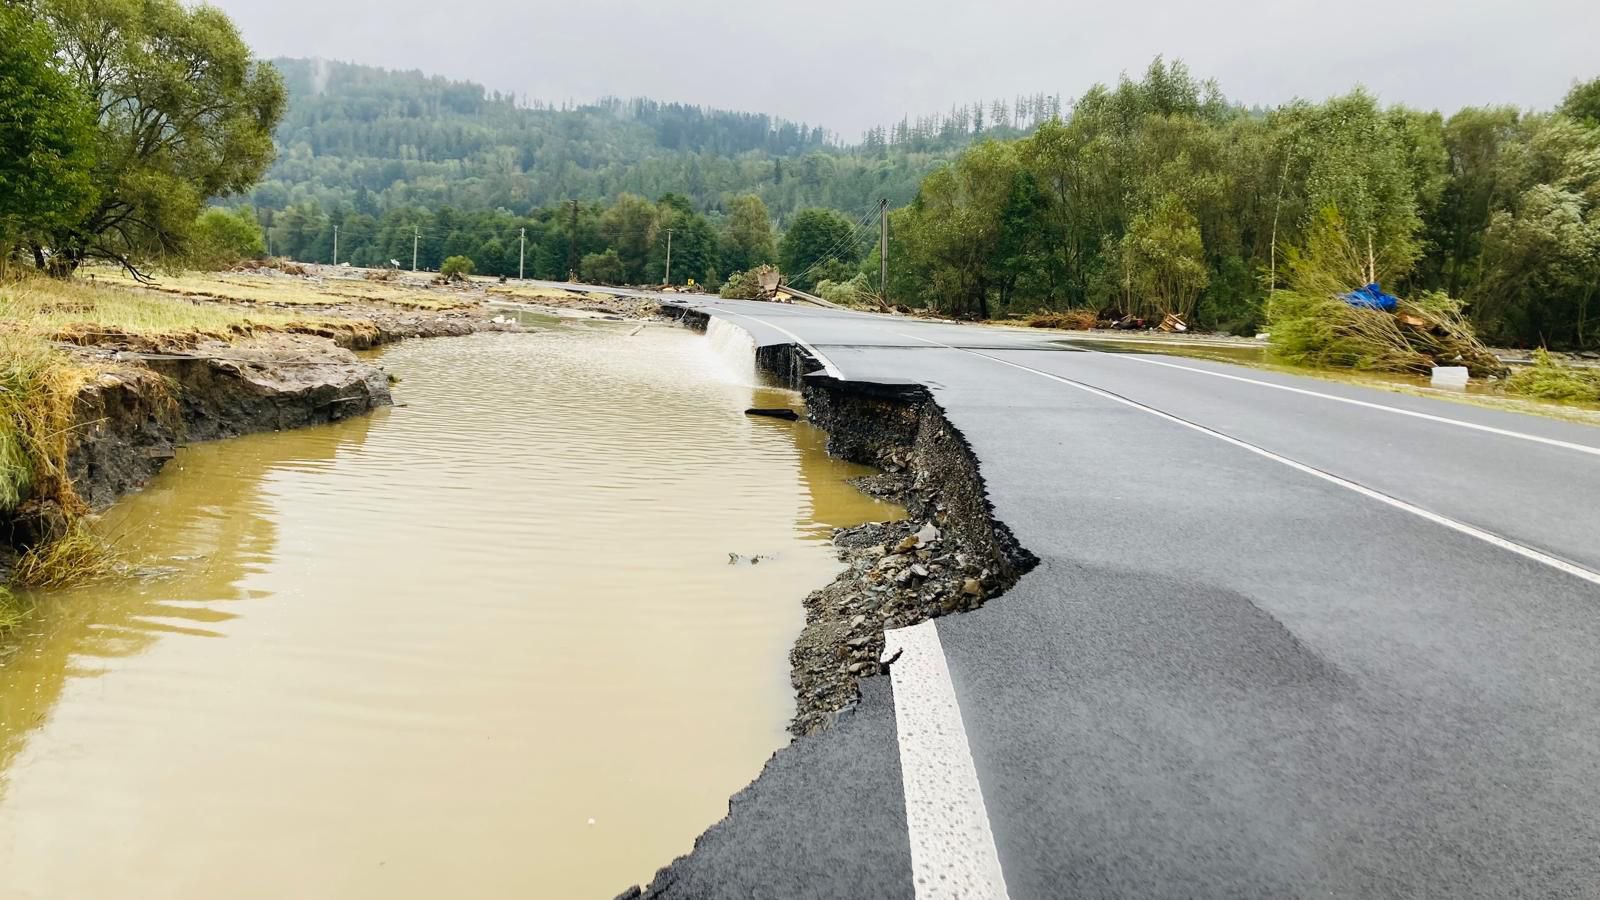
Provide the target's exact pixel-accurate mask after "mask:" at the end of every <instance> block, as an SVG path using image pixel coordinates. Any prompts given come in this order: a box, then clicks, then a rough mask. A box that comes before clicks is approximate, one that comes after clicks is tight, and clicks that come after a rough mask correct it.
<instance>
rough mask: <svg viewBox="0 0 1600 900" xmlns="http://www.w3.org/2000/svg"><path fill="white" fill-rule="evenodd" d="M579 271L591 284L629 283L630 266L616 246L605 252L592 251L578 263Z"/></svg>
mask: <svg viewBox="0 0 1600 900" xmlns="http://www.w3.org/2000/svg"><path fill="white" fill-rule="evenodd" d="M578 272H579V274H580V275H581V277H582V278H583V280H584V281H585V282H587V283H589V284H627V283H628V268H627V266H626V265H624V264H623V262H622V257H621V256H618V255H617V251H616V249H615V248H610V247H608V248H607V249H606V252H604V253H590V254H588V255H587V256H585V257H584V258H583V261H582V262H581V263H580V264H579V265H578Z"/></svg>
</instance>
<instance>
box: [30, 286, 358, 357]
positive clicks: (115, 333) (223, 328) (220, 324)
mask: <svg viewBox="0 0 1600 900" xmlns="http://www.w3.org/2000/svg"><path fill="white" fill-rule="evenodd" d="M260 332H290V333H295V334H314V335H319V336H322V337H328V338H332V339H333V340H335V341H337V342H338V343H339V344H341V345H342V346H347V347H355V348H361V347H366V346H370V345H371V344H372V343H373V342H374V341H375V340H376V339H377V335H378V329H377V327H376V326H375V325H373V324H372V323H371V322H369V321H366V320H363V319H353V318H347V317H344V316H336V315H316V314H310V315H307V314H304V313H296V312H293V311H277V310H270V309H267V310H264V309H259V308H255V307H251V306H243V305H238V304H233V303H227V302H216V301H207V300H196V299H190V298H187V297H179V296H169V295H163V294H159V293H152V292H149V291H140V290H130V289H127V288H122V287H115V286H111V285H107V284H105V283H104V282H103V281H96V282H94V283H90V282H86V281H81V280H75V281H59V280H56V279H51V278H29V279H25V280H23V281H19V282H15V283H12V284H0V333H11V334H19V333H20V334H24V335H27V336H31V337H35V338H42V339H45V340H52V341H60V342H62V343H69V344H78V345H82V346H94V345H108V346H119V347H128V348H132V349H144V350H153V349H172V348H182V347H192V346H194V345H195V344H196V343H198V342H200V341H201V340H204V339H207V338H210V339H216V340H221V341H227V342H232V341H236V340H238V339H240V338H245V337H249V336H251V335H254V334H257V333H260Z"/></svg>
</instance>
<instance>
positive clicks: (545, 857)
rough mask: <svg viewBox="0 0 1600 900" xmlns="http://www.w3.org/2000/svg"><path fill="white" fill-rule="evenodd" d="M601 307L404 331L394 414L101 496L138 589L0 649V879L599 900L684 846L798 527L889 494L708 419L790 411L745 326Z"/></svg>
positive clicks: (819, 555) (234, 453)
mask: <svg viewBox="0 0 1600 900" xmlns="http://www.w3.org/2000/svg"><path fill="white" fill-rule="evenodd" d="M634 327H635V326H634V325H631V324H629V325H625V326H619V325H598V324H570V325H562V326H555V327H551V328H549V329H548V330H545V331H543V332H541V333H538V334H531V335H510V334H487V335H479V336H474V337H467V338H449V339H437V340H430V341H413V342H408V343H406V344H403V345H400V346H398V347H396V348H394V349H392V350H389V351H388V352H386V353H385V354H384V356H383V357H382V362H383V364H384V365H385V366H386V367H387V368H388V369H389V370H390V371H391V372H392V373H394V374H396V375H398V376H400V377H401V378H402V379H403V382H402V383H401V384H400V385H399V386H398V387H397V389H396V398H397V400H398V401H400V402H401V403H404V404H406V406H404V407H402V408H396V409H392V410H386V411H381V412H379V413H377V414H376V415H373V416H371V417H367V418H362V419H357V420H354V421H349V422H345V423H341V424H338V425H334V426H326V427H319V428H313V429H308V430H302V431H297V432H286V433H280V434H267V435H257V436H253V437H246V438H241V439H238V440H233V441H227V442H222V443H215V444H204V445H197V446H194V447H190V448H188V449H185V450H183V451H182V452H181V453H180V455H179V456H178V458H177V459H176V460H175V461H174V462H173V463H172V464H170V465H169V466H168V467H167V469H166V471H164V472H163V473H162V474H161V476H160V477H159V478H158V479H157V480H156V481H155V482H154V483H153V484H152V485H151V486H150V487H149V488H148V489H147V490H146V491H144V492H142V493H140V494H137V495H134V496H131V497H129V498H127V499H125V500H124V501H122V502H121V503H120V504H119V505H118V506H117V507H115V508H114V509H113V510H112V512H111V513H110V514H109V515H108V516H107V517H106V519H105V521H104V523H103V526H104V527H105V528H106V529H108V530H109V531H111V532H113V533H116V534H118V535H120V537H121V540H122V542H123V544H124V546H125V547H126V548H127V549H128V551H129V553H130V556H131V557H132V558H133V559H135V560H136V561H137V562H138V563H139V564H141V565H143V566H145V567H147V568H146V571H145V572H144V573H143V577H141V578H135V579H130V580H128V581H125V582H117V583H114V584H109V585H105V584H102V585H98V586H94V587H89V588H81V589H76V590H72V591H67V592H61V593H57V594H53V595H50V596H45V597H40V598H38V601H39V604H40V608H39V610H38V613H37V614H36V615H35V616H34V617H33V619H32V620H31V621H30V623H29V624H28V625H27V626H25V627H24V629H23V631H22V633H21V634H20V636H17V637H14V638H12V639H8V640H6V642H5V643H4V644H0V896H3V897H5V898H7V900H24V898H28V900H43V898H51V900H55V898H87V897H105V898H111V897H115V898H184V900H186V898H206V900H213V898H219V897H228V898H288V897H293V898H429V900H436V898H441V897H463V898H465V897H472V898H498V897H507V898H509V897H516V898H531V897H584V896H599V897H609V896H611V895H613V894H615V893H616V892H617V891H619V890H621V889H622V888H624V887H626V886H627V885H630V884H633V883H636V882H640V881H644V880H648V878H649V877H650V876H651V874H652V873H653V872H654V870H655V868H656V867H657V866H660V865H663V864H665V863H667V862H668V861H669V860H670V859H671V858H672V857H674V856H675V855H678V854H681V853H684V852H687V851H688V849H689V848H690V846H691V843H692V841H693V839H694V837H695V836H696V835H697V834H698V833H699V832H700V831H701V830H703V829H704V828H705V827H706V826H708V825H710V824H711V823H713V822H714V821H716V820H717V819H719V818H720V817H721V816H722V815H723V814H724V813H725V811H726V806H727V799H728V796H729V795H730V794H731V793H732V792H734V791H736V790H738V789H739V788H741V787H742V786H743V785H745V784H746V783H747V782H748V781H749V780H750V779H752V778H753V777H754V776H755V775H756V774H757V773H758V772H759V771H760V768H761V765H762V764H763V763H764V762H765V761H766V759H767V757H768V756H769V755H770V754H771V753H772V751H773V750H775V749H777V748H778V747H779V746H780V745H782V744H783V743H785V741H786V738H785V733H784V726H785V724H786V722H787V720H788V718H789V716H790V715H791V714H792V711H793V702H792V692H791V689H790V687H789V683H788V659H787V657H788V651H789V648H790V645H791V643H792V641H793V640H794V637H795V635H796V634H797V633H798V631H799V628H800V626H801V624H802V609H801V605H800V601H801V599H802V597H803V596H804V595H805V594H806V593H807V591H808V590H810V589H812V588H814V587H818V586H821V585H822V584H824V583H826V582H827V581H828V580H829V579H831V578H832V577H833V575H834V574H835V573H836V572H837V571H838V570H839V563H838V562H837V561H836V560H835V558H834V556H833V553H832V551H831V549H830V546H829V544H828V540H827V539H828V536H829V530H830V528H832V527H837V526H846V525H852V524H857V523H860V522H862V521H867V520H872V519H884V518H890V517H893V516H894V515H896V513H897V510H895V509H893V508H892V507H889V506H887V505H883V504H880V503H878V502H876V501H873V500H871V499H869V498H867V497H865V496H863V495H861V494H860V493H858V492H856V491H855V490H854V489H853V488H851V487H849V486H848V485H847V484H846V483H845V479H846V478H848V477H851V476H853V475H856V474H861V473H862V472H863V471H865V470H862V469H860V468H859V467H854V466H849V465H846V464H844V463H841V462H838V461H836V460H832V459H830V458H828V457H827V456H826V454H825V453H824V451H823V436H822V435H821V433H820V432H817V431H816V430H814V429H812V428H810V427H809V426H805V425H795V424H791V423H787V422H781V421H776V420H773V419H757V418H747V417H746V416H744V415H743V411H744V409H745V408H746V407H747V406H750V405H764V406H775V405H785V404H794V403H796V402H797V400H796V398H795V396H794V395H793V394H792V393H789V392H786V391H781V390H776V389H770V388H762V387H755V386H753V384H752V378H753V373H752V371H751V370H750V368H749V363H748V358H749V355H748V350H747V348H740V347H738V346H726V345H727V343H728V340H729V338H728V336H727V335H722V336H721V339H720V340H714V339H712V338H707V337H701V336H696V335H694V334H691V333H689V332H687V331H683V330H679V329H676V328H673V327H668V326H651V327H647V328H645V329H644V330H643V331H641V332H639V333H638V334H636V335H632V336H629V332H630V331H632V330H633V329H634ZM714 337H715V336H714ZM733 343H734V344H735V345H736V344H737V341H736V340H734V341H733ZM719 350H720V351H722V352H719ZM730 554H737V555H738V556H739V557H740V561H738V562H735V563H730ZM755 555H761V556H762V557H764V558H763V559H762V560H761V561H760V562H759V563H757V564H751V563H749V562H747V561H744V560H748V559H749V558H750V557H752V556H755Z"/></svg>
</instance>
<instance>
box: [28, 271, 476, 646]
mask: <svg viewBox="0 0 1600 900" xmlns="http://www.w3.org/2000/svg"><path fill="white" fill-rule="evenodd" d="M229 277H231V276H208V275H196V276H186V277H184V278H182V279H177V280H175V283H169V285H170V286H172V287H180V286H181V287H184V288H190V287H200V286H213V287H214V286H216V285H219V284H221V285H226V284H227V283H228V282H227V281H226V279H228V278H229ZM282 280H284V281H286V282H290V284H289V285H287V286H286V287H285V288H283V289H280V290H279V291H277V292H276V293H275V296H289V295H294V296H304V297H308V298H309V297H312V296H315V297H319V298H320V299H317V300H313V299H305V300H304V301H303V302H302V304H301V305H303V304H310V303H324V304H326V303H330V302H338V303H342V304H345V305H348V304H351V303H352V302H359V303H361V304H362V305H365V306H372V307H374V308H375V309H376V308H377V307H378V303H377V302H374V301H375V300H376V301H379V302H383V303H388V302H390V301H389V300H388V298H387V297H386V296H383V295H382V292H377V293H378V296H376V297H370V298H365V299H363V300H361V301H354V300H353V299H352V298H351V297H349V296H345V297H343V299H342V300H333V299H331V298H330V297H328V296H327V295H324V294H320V293H317V289H316V287H315V285H314V284H313V283H312V282H311V281H310V280H309V279H301V278H285V279H282ZM385 287H388V286H385ZM289 288H295V289H296V290H298V291H299V292H300V293H298V294H296V292H295V290H289ZM389 290H390V291H392V292H395V293H403V292H401V291H400V290H399V289H395V288H389ZM219 293H226V292H225V291H221V290H218V291H210V292H209V293H204V294H203V296H186V295H183V294H181V293H173V292H164V291H159V290H148V289H142V288H136V287H134V286H133V284H132V283H131V282H128V281H126V280H125V279H120V278H103V277H96V278H94V279H93V280H89V279H84V278H80V279H74V280H70V281H62V280H56V279H49V278H39V277H27V278H22V279H20V280H15V281H7V282H0V525H4V526H6V527H7V533H6V534H5V535H3V536H0V539H3V540H4V542H5V543H6V544H9V545H12V549H14V550H17V551H22V552H21V555H20V556H19V557H16V558H14V559H12V560H11V561H10V567H9V568H10V572H9V579H10V581H11V582H12V583H14V584H17V585H26V586H34V587H53V586H60V585H62V584H65V583H69V582H72V581H79V580H84V579H86V578H92V577H95V576H99V575H104V574H107V573H109V572H112V571H114V570H115V564H114V562H113V556H112V554H110V552H109V550H108V548H107V547H105V545H104V544H103V543H102V542H101V541H99V540H98V539H97V538H96V537H95V535H94V533H93V531H92V529H90V528H88V527H87V526H86V524H85V517H86V514H87V513H89V511H90V510H89V508H88V505H87V504H86V503H85V502H84V501H83V500H82V499H80V498H79V496H78V495H77V493H76V491H75V490H74V488H73V484H72V480H71V478H70V476H69V475H68V471H67V468H68V455H69V453H70V452H71V448H72V446H73V434H74V428H75V427H77V426H78V422H77V419H78V415H79V413H78V401H79V397H80V395H81V394H82V392H83V391H84V389H85V388H86V387H88V386H90V385H92V384H94V383H95V382H96V381H97V380H98V379H102V378H113V379H114V378H115V377H120V376H117V375H116V373H118V372H121V375H122V376H126V375H127V374H128V372H127V370H128V368H129V366H130V365H137V364H136V363H124V362H117V361H113V360H112V359H111V358H109V356H108V355H107V354H105V353H103V352H96V351H100V350H104V349H117V350H130V349H131V350H136V351H153V352H172V351H183V350H186V349H189V348H194V347H197V346H199V345H201V344H203V343H207V342H222V343H224V344H230V345H231V344H237V343H239V342H241V341H247V340H249V339H251V338H254V337H257V336H260V335H263V334H272V333H279V332H290V333H310V334H317V335H322V336H326V337H330V338H334V339H335V340H340V339H347V340H345V341H344V342H345V343H351V344H355V343H359V341H360V339H361V338H363V337H366V338H369V339H370V337H371V336H372V335H371V334H368V332H372V334H375V333H376V331H377V329H376V326H374V325H373V323H372V322H370V321H365V320H362V319H360V318H354V317H352V316H350V315H331V314H323V313H319V312H318V311H316V310H313V309H310V308H308V309H306V310H296V309H295V308H294V305H293V304H286V306H287V308H263V307H261V306H259V305H257V304H255V303H253V302H250V301H248V300H245V301H244V302H241V300H240V299H238V298H221V299H209V298H211V297H213V296H214V295H215V294H219ZM256 296H259V294H257V295H256ZM446 300H448V298H440V299H439V300H438V301H436V303H435V305H436V306H438V307H442V306H444V305H445V302H446ZM401 304H402V305H405V301H404V300H403V299H402V300H401ZM155 387H157V388H159V387H160V383H159V382H158V383H156V384H155ZM19 522H26V523H28V524H27V525H25V526H19V525H18V523H19ZM0 580H4V579H3V578H0ZM20 614H21V610H20V607H19V603H18V601H17V600H16V599H15V596H14V595H12V594H10V593H4V594H0V629H3V628H5V627H8V626H9V624H10V623H12V622H14V621H15V620H16V619H17V617H18V616H19V615H20Z"/></svg>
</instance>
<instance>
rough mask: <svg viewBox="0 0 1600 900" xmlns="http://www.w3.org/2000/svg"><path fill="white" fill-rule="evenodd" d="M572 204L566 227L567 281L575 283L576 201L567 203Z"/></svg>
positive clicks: (576, 255)
mask: <svg viewBox="0 0 1600 900" xmlns="http://www.w3.org/2000/svg"><path fill="white" fill-rule="evenodd" d="M567 202H569V203H571V204H572V218H571V219H569V220H568V221H569V222H570V223H571V224H569V225H568V226H567V280H568V281H576V280H577V278H578V201H576V200H569V201H567Z"/></svg>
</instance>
